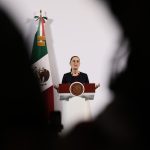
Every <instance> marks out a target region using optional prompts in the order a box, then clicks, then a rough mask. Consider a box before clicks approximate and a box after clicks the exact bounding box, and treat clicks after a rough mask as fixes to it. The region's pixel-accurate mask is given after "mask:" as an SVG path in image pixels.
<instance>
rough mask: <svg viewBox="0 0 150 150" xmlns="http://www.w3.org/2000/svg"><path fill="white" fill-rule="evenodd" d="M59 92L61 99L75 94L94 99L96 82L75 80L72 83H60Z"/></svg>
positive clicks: (86, 98) (67, 98)
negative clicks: (86, 82)
mask: <svg viewBox="0 0 150 150" xmlns="http://www.w3.org/2000/svg"><path fill="white" fill-rule="evenodd" d="M58 93H59V96H60V98H59V99H60V100H69V99H70V98H72V97H75V96H79V97H81V98H84V99H85V100H93V99H94V94H95V83H89V84H82V83H80V82H73V83H72V84H59V87H58Z"/></svg>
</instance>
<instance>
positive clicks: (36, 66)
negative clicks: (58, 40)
mask: <svg viewBox="0 0 150 150" xmlns="http://www.w3.org/2000/svg"><path fill="white" fill-rule="evenodd" d="M37 18H38V19H37V21H39V24H38V28H37V32H36V34H35V37H34V43H33V48H32V55H31V63H32V69H33V71H34V73H35V74H36V75H37V77H38V80H39V84H40V87H41V91H42V94H43V97H44V100H45V103H46V105H47V108H48V112H52V111H54V91H53V83H52V76H51V71H50V62H49V56H48V50H47V45H46V37H45V30H44V25H45V18H46V17H42V15H40V17H37Z"/></svg>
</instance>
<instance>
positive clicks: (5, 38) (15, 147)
mask: <svg viewBox="0 0 150 150" xmlns="http://www.w3.org/2000/svg"><path fill="white" fill-rule="evenodd" d="M0 29H1V36H0V50H1V51H0V56H1V59H0V64H1V72H0V78H1V90H0V97H1V98H0V99H1V101H0V120H1V127H0V137H1V141H0V149H1V150H9V149H10V150H34V149H35V150H38V149H40V150H44V149H49V147H51V148H52V147H53V146H52V144H53V140H55V138H57V136H58V133H59V132H60V131H61V129H62V128H61V118H60V112H52V113H51V114H50V115H48V110H47V106H46V103H45V101H44V99H43V97H42V94H41V91H40V86H39V84H38V81H37V79H36V77H35V76H34V74H33V72H32V70H31V65H30V61H29V56H28V53H27V46H26V45H27V42H25V41H24V40H23V37H22V35H21V33H20V31H19V28H18V27H17V25H16V24H15V23H14V21H13V20H12V19H11V18H10V17H9V15H8V14H7V13H6V11H4V10H3V9H2V8H1V9H0Z"/></svg>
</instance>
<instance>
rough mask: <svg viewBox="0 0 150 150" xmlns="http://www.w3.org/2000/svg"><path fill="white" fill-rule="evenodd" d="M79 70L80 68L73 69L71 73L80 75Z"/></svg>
mask: <svg viewBox="0 0 150 150" xmlns="http://www.w3.org/2000/svg"><path fill="white" fill-rule="evenodd" d="M79 73H80V72H79V71H78V70H72V71H71V74H72V75H73V76H78V75H79Z"/></svg>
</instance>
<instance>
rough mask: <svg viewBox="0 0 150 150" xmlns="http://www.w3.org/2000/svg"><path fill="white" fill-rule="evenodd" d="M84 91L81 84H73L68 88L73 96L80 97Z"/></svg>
mask: <svg viewBox="0 0 150 150" xmlns="http://www.w3.org/2000/svg"><path fill="white" fill-rule="evenodd" d="M84 90H85V89H84V85H83V84H82V83H81V82H73V83H72V84H71V85H70V87H69V91H70V93H71V94H72V95H74V96H81V95H82V94H83V93H84Z"/></svg>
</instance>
